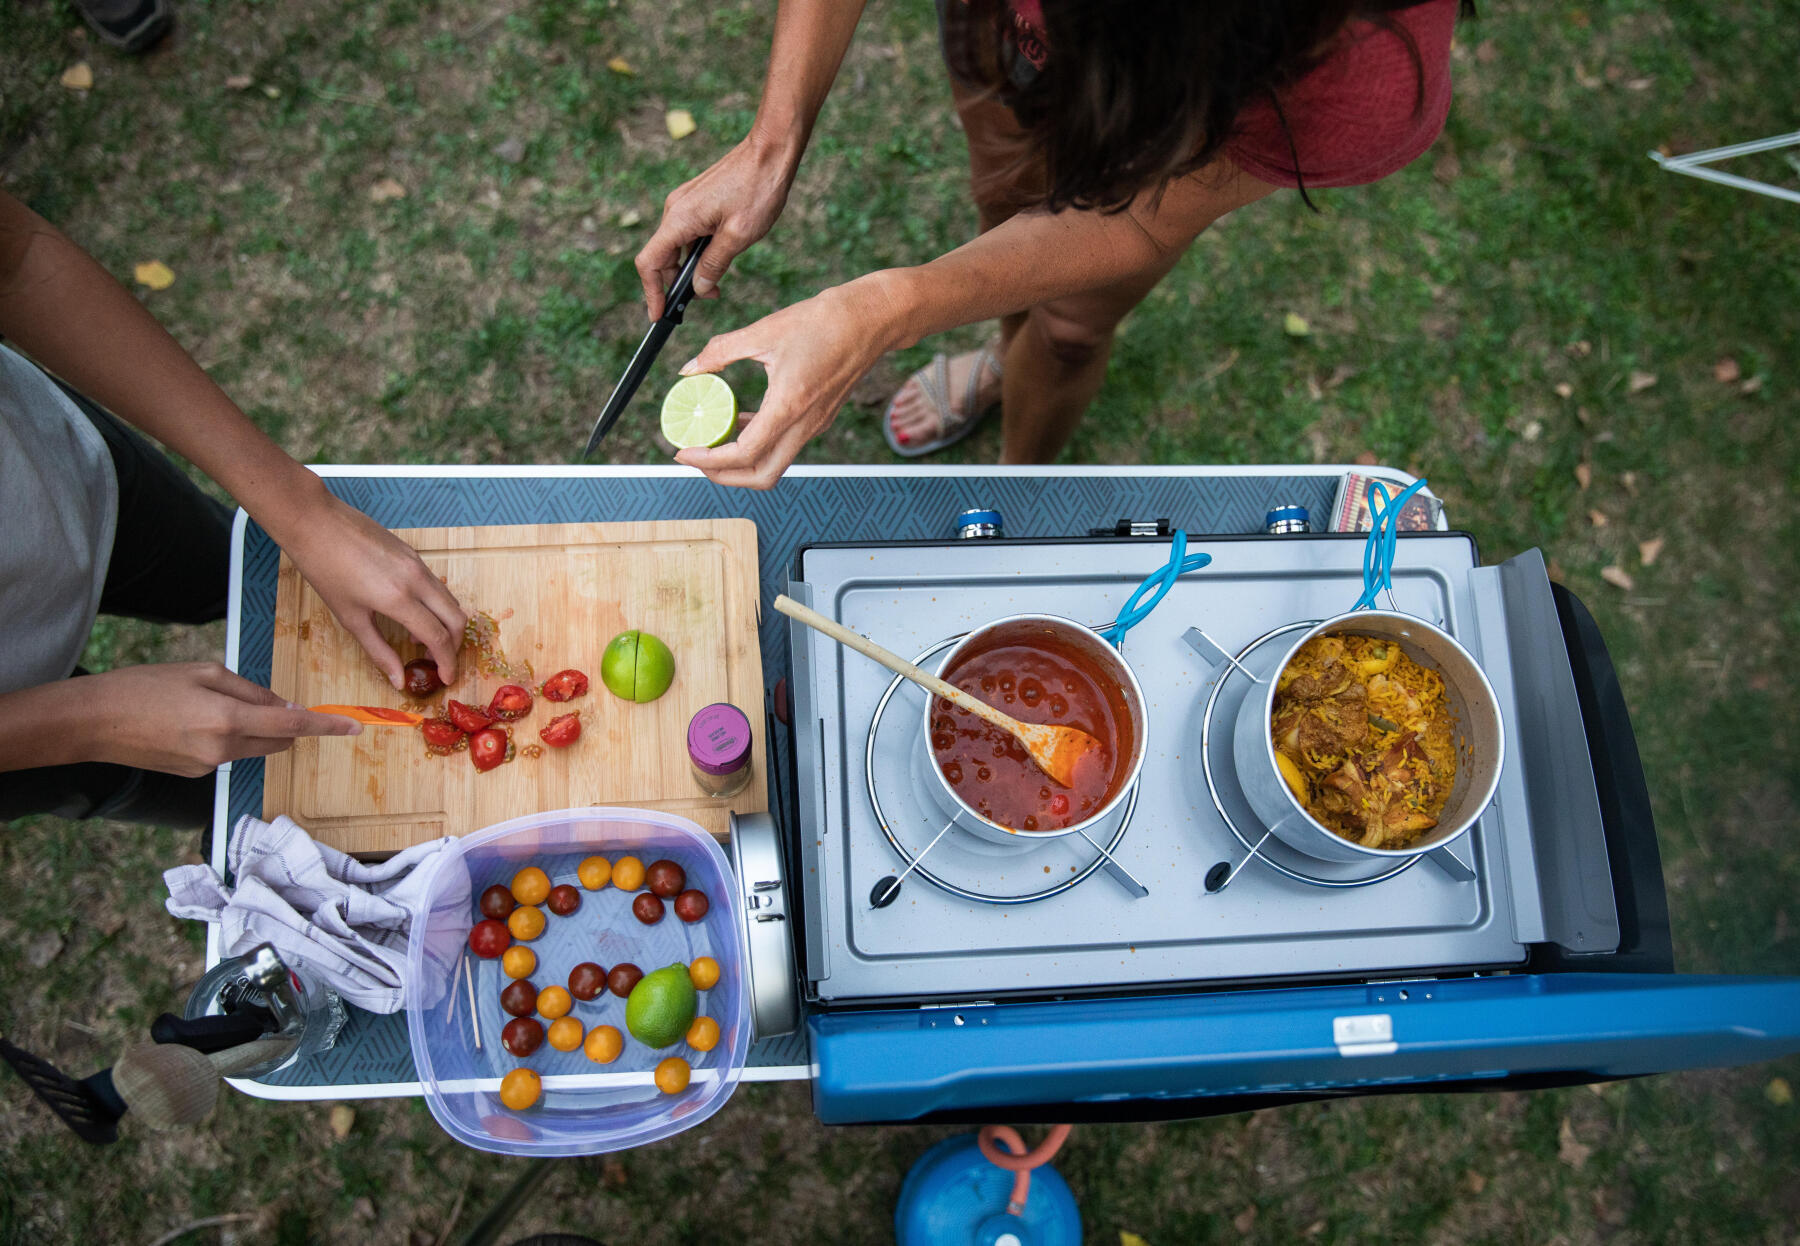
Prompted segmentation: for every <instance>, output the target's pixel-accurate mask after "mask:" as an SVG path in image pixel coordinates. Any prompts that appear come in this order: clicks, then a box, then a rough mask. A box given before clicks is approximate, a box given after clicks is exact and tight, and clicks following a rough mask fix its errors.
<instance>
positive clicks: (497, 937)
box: [469, 917, 512, 960]
mask: <svg viewBox="0 0 1800 1246" xmlns="http://www.w3.org/2000/svg"><path fill="white" fill-rule="evenodd" d="M511 942H512V935H511V933H510V932H508V930H507V929H506V923H505V922H497V921H495V920H494V919H493V918H491V917H490V918H488V919H487V920H486V921H479V922H476V923H475V928H474V929H473V930H471V931H469V950H470V951H471V952H473V953H475V955H477V956H480V957H484V958H485V959H487V960H492V959H493V958H494V957H496V956H498V955H500V953H502V952H504V951H505V950H506V945H507V944H509V943H511Z"/></svg>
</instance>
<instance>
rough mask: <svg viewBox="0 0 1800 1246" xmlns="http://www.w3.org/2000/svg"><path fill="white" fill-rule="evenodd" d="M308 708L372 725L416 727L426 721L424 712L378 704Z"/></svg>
mask: <svg viewBox="0 0 1800 1246" xmlns="http://www.w3.org/2000/svg"><path fill="white" fill-rule="evenodd" d="M307 708H308V709H310V710H311V711H312V712H313V713H315V714H342V715H343V716H344V717H345V718H354V719H355V720H356V721H357V722H359V723H368V724H369V725H370V726H372V727H416V726H418V725H419V724H420V723H422V722H424V721H425V715H423V714H413V713H409V712H407V711H406V710H390V709H383V708H381V707H380V706H378V705H310V706H308V707H307Z"/></svg>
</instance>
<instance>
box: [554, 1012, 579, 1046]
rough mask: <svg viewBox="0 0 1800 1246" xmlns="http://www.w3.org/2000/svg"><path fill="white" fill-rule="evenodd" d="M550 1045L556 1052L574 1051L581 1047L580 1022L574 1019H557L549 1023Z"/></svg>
mask: <svg viewBox="0 0 1800 1246" xmlns="http://www.w3.org/2000/svg"><path fill="white" fill-rule="evenodd" d="M549 1038H550V1045H551V1046H552V1047H554V1048H556V1049H557V1050H558V1051H574V1050H575V1049H576V1048H577V1047H579V1046H581V1022H579V1021H577V1020H576V1019H575V1018H574V1017H558V1018H557V1019H556V1020H554V1021H552V1022H551V1023H550V1034H549Z"/></svg>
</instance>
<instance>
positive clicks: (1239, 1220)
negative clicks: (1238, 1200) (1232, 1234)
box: [1231, 1203, 1256, 1233]
mask: <svg viewBox="0 0 1800 1246" xmlns="http://www.w3.org/2000/svg"><path fill="white" fill-rule="evenodd" d="M1231 1227H1232V1228H1234V1229H1236V1230H1237V1231H1238V1232H1239V1233H1248V1232H1249V1231H1250V1230H1251V1229H1254V1228H1255V1227H1256V1204H1255V1203H1251V1204H1250V1205H1249V1206H1248V1207H1246V1208H1244V1210H1242V1211H1240V1212H1239V1213H1238V1214H1237V1215H1235V1216H1233V1217H1232V1218H1231Z"/></svg>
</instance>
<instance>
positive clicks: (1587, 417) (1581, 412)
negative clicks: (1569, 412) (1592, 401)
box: [1575, 407, 1594, 424]
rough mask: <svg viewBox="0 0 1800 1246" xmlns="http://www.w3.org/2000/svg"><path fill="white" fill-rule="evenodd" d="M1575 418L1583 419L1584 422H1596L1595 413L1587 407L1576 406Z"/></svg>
mask: <svg viewBox="0 0 1800 1246" xmlns="http://www.w3.org/2000/svg"><path fill="white" fill-rule="evenodd" d="M1575 418H1576V419H1577V420H1579V421H1581V423H1582V424H1592V423H1593V422H1594V413H1593V412H1591V411H1589V410H1588V409H1587V408H1586V407H1576V408H1575Z"/></svg>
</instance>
